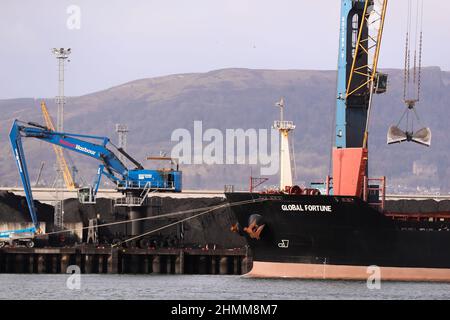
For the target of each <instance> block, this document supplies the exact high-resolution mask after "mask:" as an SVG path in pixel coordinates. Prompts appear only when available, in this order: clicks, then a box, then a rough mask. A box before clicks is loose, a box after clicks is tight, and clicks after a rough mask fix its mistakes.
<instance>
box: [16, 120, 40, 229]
mask: <svg viewBox="0 0 450 320" xmlns="http://www.w3.org/2000/svg"><path fill="white" fill-rule="evenodd" d="M9 140H10V141H11V146H12V150H13V156H14V159H16V164H17V168H18V169H19V174H20V179H21V180H22V184H23V190H24V192H25V196H26V199H27V204H28V210H29V212H30V216H31V220H32V221H33V225H34V228H35V230H33V231H34V232H36V231H37V230H38V229H39V221H38V219H37V215H36V208H35V206H34V201H33V194H32V193H31V185H30V178H29V175H28V169H27V163H26V161H25V154H24V152H23V146H22V139H21V136H20V131H19V126H18V125H17V123H16V122H14V125H13V127H12V128H11V131H10V133H9Z"/></svg>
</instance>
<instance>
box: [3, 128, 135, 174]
mask: <svg viewBox="0 0 450 320" xmlns="http://www.w3.org/2000/svg"><path fill="white" fill-rule="evenodd" d="M14 128H17V129H14ZM11 130H15V131H17V132H18V133H19V134H18V136H20V137H27V138H36V139H39V140H42V141H46V142H48V143H51V144H54V145H57V146H60V147H62V148H65V149H68V150H70V151H74V152H78V153H80V154H83V155H85V156H88V157H91V158H94V159H97V160H99V161H100V162H102V163H103V165H104V166H105V170H106V171H107V172H108V173H109V174H111V175H114V176H115V175H117V174H118V175H120V176H121V178H122V179H124V178H125V177H127V175H128V168H127V167H125V165H124V164H123V163H122V162H121V161H120V160H119V158H118V157H117V156H116V155H115V154H114V153H113V152H112V151H111V150H109V149H108V148H107V144H108V143H110V140H109V138H107V137H101V136H92V135H81V134H72V133H65V132H56V131H51V130H49V129H48V128H46V127H43V126H40V125H38V124H34V123H25V124H24V123H21V122H19V121H18V120H15V121H14V124H13V129H11ZM83 138H86V139H91V140H97V141H99V143H93V142H90V141H86V140H82V139H83Z"/></svg>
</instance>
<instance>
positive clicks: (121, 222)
mask: <svg viewBox="0 0 450 320" xmlns="http://www.w3.org/2000/svg"><path fill="white" fill-rule="evenodd" d="M262 201H266V199H264V198H260V199H252V200H243V201H238V202H231V203H226V204H221V205H216V206H210V207H202V208H196V209H189V210H182V211H175V212H170V213H166V214H161V215H157V216H151V217H144V218H136V219H130V220H125V221H116V222H109V223H103V224H99V225H97V226H95V227H97V228H101V227H107V226H112V225H119V224H125V223H131V222H134V221H144V220H156V219H162V218H169V217H176V216H180V215H183V214H188V213H195V212H198V211H203V212H200V213H198V214H196V215H194V216H190V217H188V218H185V219H187V220H189V219H193V218H195V217H198V216H200V215H203V214H206V213H209V212H211V211H215V210H218V209H222V208H227V207H234V206H238V205H247V204H251V203H257V202H262ZM205 210H206V211H205ZM185 219H183V220H185ZM181 222H183V221H177V222H176V223H181ZM176 223H175V224H176ZM167 227H169V226H165V227H163V229H164V228H167ZM89 228H92V227H89V226H88V227H80V228H73V229H66V230H60V231H53V232H47V233H44V234H37V235H36V237H44V236H49V235H54V234H61V233H69V232H75V231H79V230H81V231H82V230H86V229H89ZM154 232H156V231H154ZM128 241H131V240H129V239H127V240H125V241H124V242H128Z"/></svg>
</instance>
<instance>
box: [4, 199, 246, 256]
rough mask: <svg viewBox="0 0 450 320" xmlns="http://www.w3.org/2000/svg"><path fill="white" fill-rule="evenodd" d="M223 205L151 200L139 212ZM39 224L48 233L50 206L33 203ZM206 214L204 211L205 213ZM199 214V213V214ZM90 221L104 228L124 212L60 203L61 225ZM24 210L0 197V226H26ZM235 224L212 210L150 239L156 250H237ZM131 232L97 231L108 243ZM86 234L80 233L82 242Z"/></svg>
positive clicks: (155, 222) (160, 222) (126, 227)
mask: <svg viewBox="0 0 450 320" xmlns="http://www.w3.org/2000/svg"><path fill="white" fill-rule="evenodd" d="M221 204H225V199H223V198H170V197H152V198H151V201H150V202H149V205H148V206H146V207H144V208H142V209H141V210H142V217H152V216H158V215H164V214H167V213H174V212H180V211H186V210H191V209H196V208H209V207H211V206H216V205H221ZM35 206H36V209H37V215H38V220H39V221H45V222H46V224H47V225H48V226H49V228H47V231H52V226H53V211H54V209H53V206H51V205H47V204H43V203H40V202H38V201H35ZM205 210H206V209H205ZM202 211H203V210H202ZM199 212H201V211H198V212H195V213H188V214H183V215H177V216H175V217H170V218H161V219H152V220H145V221H144V222H143V228H142V229H143V232H148V231H151V230H155V229H157V228H160V227H164V226H166V225H167V224H170V223H173V222H176V221H179V220H181V219H183V218H187V217H189V216H192V215H194V214H197V213H199ZM90 219H98V224H105V223H110V222H117V221H126V220H127V219H128V212H127V208H124V207H114V203H113V201H112V200H111V199H104V198H99V199H97V203H96V204H80V203H79V201H78V199H67V200H65V201H64V222H65V223H77V222H82V223H83V226H88V225H89V220H90ZM30 221H31V218H30V215H29V212H28V206H27V203H26V199H25V197H22V196H17V195H14V194H13V193H9V192H1V193H0V222H30ZM234 223H235V219H234V218H233V216H232V213H231V211H230V210H229V209H228V208H222V209H219V210H215V211H212V212H209V213H206V214H204V215H201V216H199V217H197V218H193V219H192V220H188V221H186V222H183V223H182V224H178V225H175V226H172V227H169V228H164V229H163V230H161V231H158V232H156V233H153V234H152V235H151V238H153V239H157V240H158V241H159V245H160V246H174V245H177V246H178V245H182V246H187V247H205V246H206V245H208V246H209V247H213V246H214V245H216V247H217V248H240V247H243V246H244V245H245V241H244V239H243V238H242V237H239V236H238V235H236V234H235V233H232V232H231V231H230V227H231V225H232V224H234ZM130 232H131V224H130V223H123V224H118V225H113V226H106V227H101V228H99V229H98V233H99V239H100V241H101V242H106V243H111V241H112V240H114V239H122V240H123V239H126V238H127V237H129V235H130ZM86 233H87V231H86V230H85V231H84V234H85V235H84V238H85V236H86Z"/></svg>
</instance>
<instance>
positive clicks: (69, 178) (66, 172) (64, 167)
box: [41, 102, 75, 190]
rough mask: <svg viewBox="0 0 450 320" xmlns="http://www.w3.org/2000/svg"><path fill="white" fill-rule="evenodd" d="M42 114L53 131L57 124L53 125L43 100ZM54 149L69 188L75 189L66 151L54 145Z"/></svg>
mask: <svg viewBox="0 0 450 320" xmlns="http://www.w3.org/2000/svg"><path fill="white" fill-rule="evenodd" d="M41 109H42V115H43V117H44V121H45V125H46V126H47V128H49V129H50V130H52V131H55V126H54V125H53V121H52V118H51V117H50V114H49V112H48V109H47V106H46V105H45V102H41ZM53 151H55V154H56V161H57V162H58V166H59V168H60V169H61V171H62V173H63V177H64V182H65V184H66V187H67V189H69V190H75V182H74V181H73V177H72V174H71V173H70V170H69V166H68V165H67V161H66V158H65V157H64V153H63V150H62V148H61V147H59V146H56V145H53Z"/></svg>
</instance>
